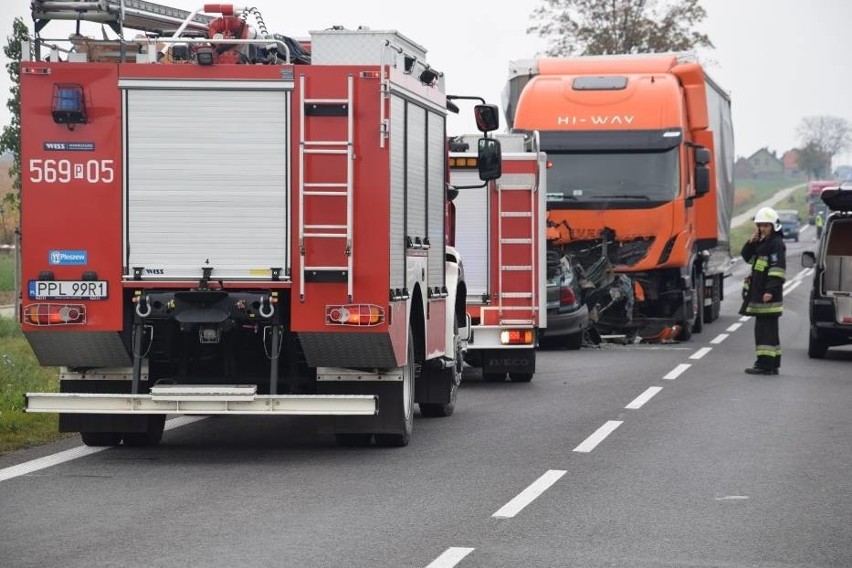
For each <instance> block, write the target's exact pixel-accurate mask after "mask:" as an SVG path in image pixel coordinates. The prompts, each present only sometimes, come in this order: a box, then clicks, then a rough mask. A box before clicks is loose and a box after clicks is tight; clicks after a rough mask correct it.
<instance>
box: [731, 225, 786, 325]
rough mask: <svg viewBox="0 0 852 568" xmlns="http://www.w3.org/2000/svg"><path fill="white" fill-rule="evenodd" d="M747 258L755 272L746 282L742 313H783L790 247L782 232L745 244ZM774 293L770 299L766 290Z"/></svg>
mask: <svg viewBox="0 0 852 568" xmlns="http://www.w3.org/2000/svg"><path fill="white" fill-rule="evenodd" d="M742 255H743V258H744V259H745V261H746V262H748V263H749V264H751V274H750V275H749V276H748V277H747V278H746V280H745V282H743V305H742V307H741V308H740V314H742V315H749V316H780V315H781V312H782V311H783V309H784V308H783V305H782V302H783V288H784V280H785V279H786V270H787V258H786V257H787V247H786V246H784V237H783V236H782V234H781V232H780V231H775V232H773V233H772V234H771V235H770V236H769V237H767V238H765V239H761V240H759V241H757V242H756V243H751V242H747V243H746V244H744V245H743V251H742ZM767 292H768V293H770V294H772V299H771V300H770V301H769V302H764V301H763V295H764V294H765V293H767Z"/></svg>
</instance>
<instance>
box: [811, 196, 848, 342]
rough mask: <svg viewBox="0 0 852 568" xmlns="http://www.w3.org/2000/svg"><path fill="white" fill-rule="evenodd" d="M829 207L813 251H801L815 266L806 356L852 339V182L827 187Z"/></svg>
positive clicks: (826, 201)
mask: <svg viewBox="0 0 852 568" xmlns="http://www.w3.org/2000/svg"><path fill="white" fill-rule="evenodd" d="M822 200H823V201H824V202H825V204H826V205H827V206H828V208H829V209H830V210H831V214H830V215H829V216H828V218H826V220H825V227H824V228H823V232H822V237H821V238H820V240H819V243H818V245H817V250H816V252H814V251H805V252H803V253H802V266H804V267H806V268H811V267H813V268H814V280H813V286H812V288H811V296H810V305H809V310H808V311H809V313H810V324H811V325H810V333H809V334H808V357H811V358H812V359H822V358H823V357H825V353H826V351H828V348H829V347H834V346H838V345H848V344H851V343H852V186H839V187H833V188H826V189H824V190H823V192H822Z"/></svg>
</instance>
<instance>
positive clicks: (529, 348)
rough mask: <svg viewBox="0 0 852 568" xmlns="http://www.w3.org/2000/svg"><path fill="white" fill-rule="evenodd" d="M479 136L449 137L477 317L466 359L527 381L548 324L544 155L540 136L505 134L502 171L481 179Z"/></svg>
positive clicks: (487, 373) (491, 373)
mask: <svg viewBox="0 0 852 568" xmlns="http://www.w3.org/2000/svg"><path fill="white" fill-rule="evenodd" d="M476 138H477V137H476V136H470V135H467V136H458V137H455V138H453V139H452V140H451V141H450V181H451V183H452V185H453V186H454V187H458V196H457V197H456V198H455V199H454V200H453V204H454V205H455V210H456V241H455V246H456V248H457V249H458V250H459V251H460V252H461V254H462V258H464V259H465V285H466V290H467V302H466V303H467V311H468V314H469V315H470V318H471V324H472V327H471V332H470V339H469V340H468V342H467V349H466V350H465V360H466V361H467V362H468V363H469V364H471V365H473V366H475V367H480V368H481V369H482V377H483V380H485V381H487V382H501V381H504V380H505V379H506V375H507V374H508V375H509V378H510V379H511V380H512V381H514V382H529V381H530V380H532V378H533V375H534V374H535V360H536V357H535V355H536V351H535V348H536V343H537V337H538V332H539V330H540V329H541V328H544V327H545V326H546V322H547V311H546V310H547V305H546V301H545V300H544V298H546V295H545V284H546V282H545V266H544V264H545V263H544V258H545V247H546V244H547V241H546V240H545V234H544V231H545V221H546V217H545V216H546V214H547V208H546V203H545V193H546V192H545V190H544V187H543V185H542V184H543V183H544V180H545V176H544V170H545V167H546V163H545V155H544V154H543V153H542V152H539V151H538V150H537V145H536V140H537V138H536V137H535V135H524V134H501V135H498V136H497V138H498V140H499V141H500V147H501V150H502V158H503V159H502V170H503V171H502V176H501V177H500V178H499V179H496V180H494V181H491V182H488V183H487V184H477V183H476V182H478V181H479V176H478V172H477V165H478V164H477V160H476V158H477V156H476V152H475V151H473V148H475V146H476V143H477V139H476Z"/></svg>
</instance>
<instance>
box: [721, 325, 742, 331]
mask: <svg viewBox="0 0 852 568" xmlns="http://www.w3.org/2000/svg"><path fill="white" fill-rule="evenodd" d="M742 326H743V324H741V323H732V324H731V325H729V326H728V329H726V330H725V331H730V332H732V333H733V332H734V331H737V330H738V329H739V328H741V327H742Z"/></svg>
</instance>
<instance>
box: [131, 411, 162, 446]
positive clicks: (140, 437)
mask: <svg viewBox="0 0 852 568" xmlns="http://www.w3.org/2000/svg"><path fill="white" fill-rule="evenodd" d="M165 425H166V415H165V414H152V415H151V416H149V417H148V426H147V428H146V430H145V431H144V432H125V433H123V434H122V435H121V437H122V439H123V440H124V445H125V446H128V447H131V448H148V447H153V446H156V445H158V444H159V443H160V440H162V439H163V429H164V427H165Z"/></svg>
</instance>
